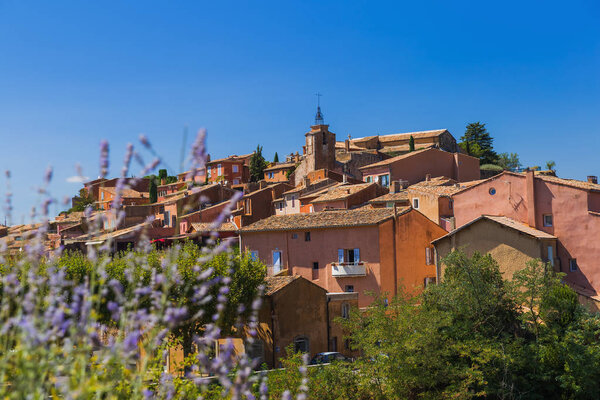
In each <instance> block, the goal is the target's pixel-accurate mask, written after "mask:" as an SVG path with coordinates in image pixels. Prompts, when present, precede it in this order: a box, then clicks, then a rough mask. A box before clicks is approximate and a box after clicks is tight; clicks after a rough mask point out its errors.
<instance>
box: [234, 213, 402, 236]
mask: <svg viewBox="0 0 600 400" xmlns="http://www.w3.org/2000/svg"><path fill="white" fill-rule="evenodd" d="M407 208H409V207H407ZM393 215H394V210H392V209H387V208H378V209H376V208H361V209H356V210H337V211H320V212H314V213H300V214H290V215H274V216H271V217H269V218H266V219H263V220H260V221H258V222H255V223H253V224H251V225H248V226H246V227H245V228H242V229H240V232H267V231H291V230H301V229H317V228H346V227H354V226H369V225H377V224H379V223H380V222H383V221H385V220H386V219H388V218H392V216H393Z"/></svg>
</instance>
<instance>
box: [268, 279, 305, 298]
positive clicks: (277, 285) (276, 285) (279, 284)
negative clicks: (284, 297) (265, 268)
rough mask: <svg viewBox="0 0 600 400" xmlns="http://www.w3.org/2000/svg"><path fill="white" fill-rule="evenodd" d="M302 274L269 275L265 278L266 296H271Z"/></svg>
mask: <svg viewBox="0 0 600 400" xmlns="http://www.w3.org/2000/svg"><path fill="white" fill-rule="evenodd" d="M299 278H300V275H284V276H268V277H266V278H265V284H266V288H265V296H271V295H273V294H274V293H276V292H278V291H280V290H281V289H283V288H284V287H286V286H287V285H289V284H290V283H292V282H294V281H295V280H296V279H299Z"/></svg>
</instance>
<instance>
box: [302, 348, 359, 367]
mask: <svg viewBox="0 0 600 400" xmlns="http://www.w3.org/2000/svg"><path fill="white" fill-rule="evenodd" d="M334 361H352V359H350V358H348V357H346V356H344V355H343V354H340V353H338V352H337V351H328V352H325V353H319V354H317V355H316V356H314V357H313V359H312V360H310V363H309V364H310V365H317V364H329V363H330V362H334Z"/></svg>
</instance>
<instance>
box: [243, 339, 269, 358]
mask: <svg viewBox="0 0 600 400" xmlns="http://www.w3.org/2000/svg"><path fill="white" fill-rule="evenodd" d="M264 346H265V345H264V343H263V341H262V340H260V339H255V340H253V341H252V342H246V353H247V354H248V357H249V358H250V359H251V360H253V361H254V360H256V361H258V363H261V362H263V361H264V358H265V357H264V354H265V348H264Z"/></svg>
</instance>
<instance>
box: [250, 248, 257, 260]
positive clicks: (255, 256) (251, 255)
mask: <svg viewBox="0 0 600 400" xmlns="http://www.w3.org/2000/svg"><path fill="white" fill-rule="evenodd" d="M250 258H251V259H252V261H258V251H256V250H252V251H251V252H250Z"/></svg>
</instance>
